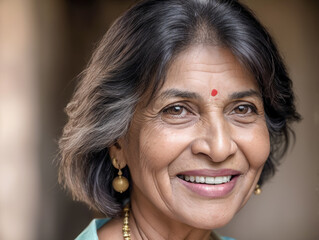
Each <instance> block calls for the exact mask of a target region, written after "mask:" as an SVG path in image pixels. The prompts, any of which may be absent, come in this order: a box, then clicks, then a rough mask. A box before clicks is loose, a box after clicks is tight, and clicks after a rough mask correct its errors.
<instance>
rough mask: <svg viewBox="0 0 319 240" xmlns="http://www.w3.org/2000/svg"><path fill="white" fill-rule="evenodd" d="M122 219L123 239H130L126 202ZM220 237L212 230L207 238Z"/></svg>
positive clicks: (217, 239) (128, 214)
mask: <svg viewBox="0 0 319 240" xmlns="http://www.w3.org/2000/svg"><path fill="white" fill-rule="evenodd" d="M123 211H124V220H123V227H122V233H123V239H124V240H131V230H130V226H129V217H130V207H129V205H128V204H127V205H126V206H125V207H124V210H123ZM219 239H220V238H219V237H218V236H217V235H215V234H214V233H213V232H211V234H210V235H209V240H219Z"/></svg>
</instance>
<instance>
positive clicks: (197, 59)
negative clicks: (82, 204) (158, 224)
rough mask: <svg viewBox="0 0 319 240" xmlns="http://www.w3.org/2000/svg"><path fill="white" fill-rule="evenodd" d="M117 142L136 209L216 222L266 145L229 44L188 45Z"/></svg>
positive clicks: (251, 84)
mask: <svg viewBox="0 0 319 240" xmlns="http://www.w3.org/2000/svg"><path fill="white" fill-rule="evenodd" d="M120 145H121V150H120V153H117V154H116V156H117V157H118V159H119V161H120V162H126V163H127V164H128V166H129V169H130V173H131V176H132V181H133V183H131V184H133V189H132V196H131V198H132V199H131V201H132V202H133V201H134V203H135V204H136V205H138V206H139V207H140V209H142V210H145V212H148V214H151V213H154V217H155V216H156V218H162V219H165V218H167V219H170V220H175V221H178V222H182V223H185V224H187V225H190V226H194V227H198V228H205V229H211V228H217V227H221V226H223V225H225V224H226V223H227V222H229V221H230V220H231V219H232V217H233V216H234V214H235V213H237V212H238V211H239V209H240V208H241V207H242V206H243V205H244V204H245V203H246V201H247V200H248V198H249V196H250V195H251V193H252V191H253V190H254V188H255V186H256V184H257V181H258V179H259V176H260V173H261V171H262V168H263V166H264V163H265V161H266V159H267V157H268V155H269V151H270V144H269V135H268V130H267V126H266V122H265V116H264V109H263V102H262V98H261V95H260V92H259V90H258V86H257V84H256V81H255V79H254V77H253V76H252V75H251V74H250V73H249V72H247V71H246V70H245V69H244V68H243V67H242V66H241V65H240V63H239V62H238V61H237V60H236V58H235V57H234V56H233V55H232V53H231V52H230V51H229V50H228V49H225V48H221V47H213V46H193V47H191V48H189V49H188V50H186V51H184V52H183V53H181V54H180V55H179V56H178V57H177V58H176V59H175V61H174V62H173V63H172V65H171V67H170V69H169V72H168V75H167V79H166V82H165V84H164V86H163V87H162V88H161V89H160V91H159V92H158V93H157V95H156V96H155V97H154V98H153V99H152V101H151V102H150V103H149V104H148V105H147V106H145V103H144V102H141V103H140V104H139V105H138V107H137V110H136V113H135V115H134V119H133V120H132V124H131V127H130V129H129V132H128V134H127V136H125V137H124V138H123V139H121V140H120Z"/></svg>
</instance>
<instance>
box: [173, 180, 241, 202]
mask: <svg viewBox="0 0 319 240" xmlns="http://www.w3.org/2000/svg"><path fill="white" fill-rule="evenodd" d="M178 180H179V181H180V182H181V183H182V184H183V185H184V186H185V187H186V188H188V189H189V190H191V191H192V192H194V193H196V194H198V195H200V196H203V197H209V198H221V197H225V196H226V195H228V194H229V193H230V192H231V191H232V190H233V189H234V187H235V185H236V182H237V180H238V176H235V177H233V178H232V180H231V181H229V182H227V183H223V184H218V185H210V184H200V183H192V182H186V181H184V180H182V179H180V178H178Z"/></svg>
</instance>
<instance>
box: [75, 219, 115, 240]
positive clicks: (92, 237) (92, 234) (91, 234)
mask: <svg viewBox="0 0 319 240" xmlns="http://www.w3.org/2000/svg"><path fill="white" fill-rule="evenodd" d="M110 220H111V219H110V218H103V219H94V220H92V222H91V223H90V224H89V225H88V226H87V227H86V228H85V229H84V230H83V232H81V234H80V235H79V236H78V237H77V238H76V239H75V240H98V236H97V230H98V229H100V228H101V227H102V226H103V225H105V224H106V223H107V222H109V221H110Z"/></svg>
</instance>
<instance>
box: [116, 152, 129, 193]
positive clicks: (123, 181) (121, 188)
mask: <svg viewBox="0 0 319 240" xmlns="http://www.w3.org/2000/svg"><path fill="white" fill-rule="evenodd" d="M112 164H113V166H114V167H115V168H116V169H118V170H119V171H118V173H117V174H118V176H117V177H116V178H114V179H113V182H112V186H113V188H114V190H115V191H117V192H119V193H123V192H125V191H126V190H127V189H128V187H129V182H128V180H127V178H126V177H124V176H122V171H121V167H120V165H119V163H118V162H117V160H116V158H113V159H112Z"/></svg>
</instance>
